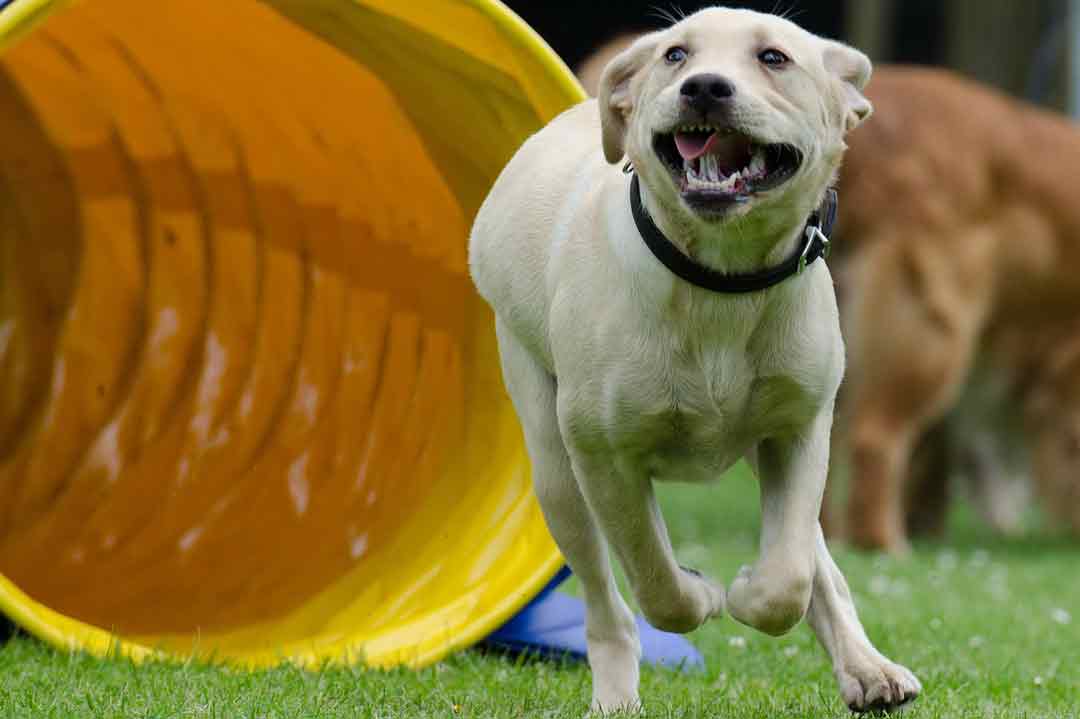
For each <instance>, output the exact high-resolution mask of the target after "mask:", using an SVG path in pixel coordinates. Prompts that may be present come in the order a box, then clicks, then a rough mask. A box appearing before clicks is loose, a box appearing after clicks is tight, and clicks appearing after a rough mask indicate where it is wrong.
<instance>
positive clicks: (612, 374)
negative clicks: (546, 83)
mask: <svg viewBox="0 0 1080 719" xmlns="http://www.w3.org/2000/svg"><path fill="white" fill-rule="evenodd" d="M869 76H870V62H869V61H868V60H867V58H866V57H865V56H864V55H863V54H862V53H860V52H858V51H856V50H853V49H851V48H849V47H846V46H844V45H841V44H839V43H836V42H832V41H828V40H824V39H821V38H818V37H816V36H814V35H811V34H809V33H807V32H805V31H803V30H802V29H800V28H799V27H798V26H796V25H794V24H792V23H790V22H788V21H786V20H783V19H780V18H778V17H774V16H770V15H762V14H758V13H754V12H750V11H745V10H731V9H724V8H712V9H708V10H703V11H701V12H699V13H697V14H694V15H691V16H690V17H687V18H685V19H684V20H682V21H681V22H679V23H678V24H676V25H674V26H672V27H670V28H668V29H667V30H663V31H660V32H656V33H653V34H650V35H647V36H644V37H642V38H641V39H639V40H638V41H636V42H635V43H634V44H633V45H632V46H631V47H629V48H628V49H627V50H625V51H624V52H622V53H621V54H619V55H618V56H617V57H615V58H614V59H613V60H612V61H611V62H610V63H609V64H608V65H607V68H606V69H605V71H604V73H603V77H602V80H601V83H600V91H599V97H598V99H597V100H595V101H592V100H590V101H587V102H584V103H582V104H580V105H578V106H576V107H574V108H572V109H570V110H568V111H566V112H565V113H563V114H562V115H560V116H559V117H558V118H556V119H555V120H553V121H552V122H551V123H550V124H549V125H548V126H547V127H545V128H544V129H543V130H541V131H540V132H538V133H537V134H536V135H535V136H533V137H532V138H531V139H529V140H528V141H527V142H526V143H525V144H524V146H523V147H522V148H521V149H520V150H519V151H518V153H517V155H516V156H515V157H514V158H513V159H512V160H511V162H510V163H509V165H507V167H506V169H505V170H504V171H503V173H502V175H501V176H500V177H499V179H498V180H497V182H496V183H495V186H494V187H493V189H492V191H491V194H490V195H489V196H488V198H487V199H486V200H485V202H484V204H483V206H482V207H481V209H480V212H479V214H478V215H477V218H476V222H475V225H474V227H473V230H472V236H471V239H470V262H471V268H472V275H473V279H474V281H475V283H476V285H477V287H478V288H479V290H480V293H481V294H482V295H483V296H484V297H485V298H486V299H487V301H488V302H489V303H490V304H491V305H492V307H493V308H494V310H495V314H496V318H497V319H496V330H497V334H498V341H499V348H500V352H501V357H502V365H503V374H504V378H505V381H506V385H507V388H508V390H509V392H510V395H511V398H512V399H513V402H514V406H515V409H516V411H517V413H518V415H519V418H520V420H521V423H522V426H523V428H524V432H525V439H526V443H527V446H528V450H529V456H530V458H531V461H532V465H533V475H534V482H535V486H536V493H537V496H538V497H539V500H540V504H541V506H542V508H543V511H544V514H545V517H546V519H547V522H548V526H549V527H550V529H551V532H552V534H553V535H554V537H555V539H556V541H557V542H558V544H559V547H560V548H561V549H562V552H563V554H564V555H565V556H566V559H567V561H568V562H569V564H570V567H571V568H572V569H573V571H574V573H575V574H577V576H578V578H579V579H580V581H581V586H582V589H583V592H584V595H585V603H586V609H587V636H588V654H589V662H590V664H591V666H592V671H593V708H594V709H595V710H597V711H609V710H615V709H625V708H634V707H636V706H638V704H639V700H638V660H639V655H640V650H639V644H638V638H637V635H636V631H635V625H634V621H633V618H632V615H631V612H630V610H629V608H628V607H627V605H626V603H625V601H624V600H623V599H622V597H621V596H620V594H619V591H618V589H617V588H616V585H615V580H614V578H613V576H612V570H611V566H610V564H609V559H608V553H607V547H608V546H610V547H611V548H612V549H614V551H615V554H616V556H617V557H618V559H619V560H620V562H621V563H622V565H623V568H624V569H625V571H626V575H627V578H628V580H629V582H630V585H631V587H632V589H633V592H634V596H635V597H636V599H637V601H638V603H639V605H640V606H641V609H642V611H643V612H644V613H645V616H646V617H647V618H648V620H649V621H650V622H651V623H652V624H653V625H655V626H657V627H660V628H662V629H667V630H671V631H678V632H685V631H689V630H691V629H694V628H695V627H697V626H699V625H701V624H702V623H703V622H704V621H705V620H707V619H709V618H711V617H717V616H720V615H721V614H722V613H723V612H724V611H725V609H726V611H727V612H728V613H729V614H731V616H733V617H734V618H735V619H737V620H738V621H740V622H743V623H744V624H747V625H750V626H752V627H756V628H757V629H759V630H761V631H764V632H767V633H769V634H774V635H778V634H782V633H784V632H787V631H788V630H790V629H791V628H792V627H793V626H795V625H796V624H797V623H798V622H799V621H800V620H801V619H802V618H803V616H806V617H807V618H808V620H809V622H810V624H811V626H812V627H813V629H814V631H815V632H816V633H817V636H818V638H819V639H820V641H821V643H822V644H823V645H824V647H825V649H826V651H827V652H828V653H829V656H830V657H831V659H832V662H833V666H834V669H835V674H836V678H837V680H838V682H839V685H840V692H841V695H842V697H843V700H844V701H845V702H846V703H847V704H848V706H850V707H851V708H852V709H854V710H858V711H862V710H868V709H878V708H892V707H895V706H898V705H901V704H903V703H905V702H907V701H909V700H911V699H912V698H914V697H915V696H916V695H917V694H918V693H919V691H920V686H919V682H918V680H917V679H916V678H915V677H914V676H913V675H912V673H911V672H910V671H908V670H907V669H905V668H904V667H901V666H899V665H897V664H895V663H893V662H891V661H889V660H888V659H887V658H885V657H884V656H882V655H881V654H880V653H879V652H878V651H877V650H876V649H875V648H874V646H873V645H872V644H871V643H870V641H869V639H868V638H867V636H866V633H865V632H864V631H863V628H862V626H861V624H860V622H859V619H858V617H857V616H856V613H855V607H854V605H853V603H852V599H851V595H850V593H849V591H848V588H847V585H846V583H845V581H844V578H843V576H841V574H840V570H839V569H838V568H837V566H836V564H835V563H834V562H833V560H832V558H831V557H830V555H829V551H828V549H827V548H826V546H825V541H824V539H823V537H822V533H821V527H820V525H819V523H818V513H819V510H820V507H821V499H822V491H823V488H824V485H825V476H826V470H827V465H828V452H829V428H830V425H831V422H832V412H833V399H834V396H835V394H836V390H837V385H838V384H839V383H840V379H841V376H842V374H843V369H844V368H843V361H844V360H843V358H844V350H843V345H842V342H841V338H840V328H839V323H838V318H837V308H836V299H835V296H834V293H833V286H832V280H831V278H830V276H829V270H828V268H827V267H826V265H825V262H824V261H815V260H818V259H819V257H820V256H821V255H822V254H824V251H825V249H826V240H825V238H824V236H823V232H822V230H823V229H824V227H823V226H822V224H823V221H822V220H820V219H818V218H819V217H820V216H821V215H822V214H823V212H824V211H823V212H817V210H818V208H819V206H820V205H822V203H823V201H824V200H825V198H826V197H827V196H828V187H829V185H830V183H831V182H832V181H833V180H834V178H835V175H836V172H837V168H838V166H839V164H840V160H841V157H842V155H843V151H844V148H845V145H844V135H845V133H846V132H847V131H849V130H851V129H852V128H853V127H855V126H856V125H857V124H859V122H860V121H862V120H863V119H864V118H866V117H867V116H868V115H869V114H870V110H871V108H870V104H869V103H868V102H867V101H866V99H865V98H864V97H863V95H862V94H861V89H862V87H863V86H864V84H865V83H866V82H867V80H868V79H869ZM627 161H629V164H628V163H627ZM629 165H632V168H633V169H632V173H630V172H628V169H629ZM825 224H827V223H825ZM742 457H745V458H747V460H748V461H749V462H750V464H751V465H752V466H753V467H754V468H755V471H756V472H757V474H758V476H759V477H760V482H761V502H762V531H761V549H760V557H759V559H758V562H757V563H756V564H755V565H754V566H753V567H752V568H750V567H747V568H744V569H743V571H742V572H740V573H739V575H738V576H737V577H735V579H734V581H733V582H732V583H731V585H730V587H728V589H727V591H726V592H725V591H724V589H723V588H722V587H721V586H719V585H718V584H714V583H713V582H712V581H710V580H708V579H706V578H705V577H703V576H701V575H699V574H698V573H696V572H694V571H692V570H687V569H684V568H681V567H680V566H679V565H678V564H677V563H676V561H675V558H674V556H673V555H672V549H671V544H670V541H669V539H668V536H667V531H666V529H665V527H664V522H663V519H662V518H661V516H660V512H659V509H658V507H657V503H656V499H655V497H654V494H653V486H652V483H653V481H659V480H680V481H706V480H709V479H712V478H715V477H718V476H719V475H720V473H721V472H723V471H724V470H725V469H726V468H728V467H730V466H731V465H732V464H733V463H735V462H736V461H737V460H738V459H740V458H742Z"/></svg>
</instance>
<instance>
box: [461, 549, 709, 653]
mask: <svg viewBox="0 0 1080 719" xmlns="http://www.w3.org/2000/svg"><path fill="white" fill-rule="evenodd" d="M569 576H570V570H569V569H568V568H566V567H564V568H563V569H562V570H561V571H560V572H559V573H558V574H557V575H555V578H554V579H552V580H551V582H549V583H548V585H547V586H546V587H545V588H544V590H543V591H542V592H540V594H538V595H537V596H536V598H535V599H533V600H532V601H531V602H530V603H529V604H527V605H526V606H525V608H524V609H522V610H521V611H520V612H518V613H517V614H516V615H514V616H513V617H512V618H511V619H510V621H508V622H507V623H506V624H504V625H502V626H501V627H499V628H498V629H496V630H495V631H494V632H492V633H491V635H489V636H488V637H487V639H485V640H484V641H483V642H481V646H485V647H488V648H492V649H498V650H501V651H507V652H510V653H513V654H521V653H530V654H537V655H540V656H544V657H553V658H558V657H567V656H569V657H572V658H575V659H584V658H585V604H584V602H582V601H581V600H580V599H577V598H575V597H571V596H568V595H566V594H560V593H558V592H556V591H554V590H555V588H556V587H557V586H559V585H560V584H561V583H562V582H563V581H565V580H566V579H567V577H569ZM636 620H637V625H638V633H639V635H640V637H641V660H642V661H643V662H645V663H646V664H652V665H654V666H663V667H668V668H671V669H679V670H681V671H684V672H685V671H700V670H702V669H704V668H705V660H704V659H703V658H702V656H701V653H700V652H699V651H698V650H697V649H695V648H694V645H693V644H691V643H690V642H689V641H687V640H686V638H685V637H683V636H681V635H679V634H672V633H670V632H662V631H660V630H659V629H656V628H654V627H653V626H651V625H650V624H649V623H648V622H646V621H645V619H644V618H642V617H640V616H639V617H636Z"/></svg>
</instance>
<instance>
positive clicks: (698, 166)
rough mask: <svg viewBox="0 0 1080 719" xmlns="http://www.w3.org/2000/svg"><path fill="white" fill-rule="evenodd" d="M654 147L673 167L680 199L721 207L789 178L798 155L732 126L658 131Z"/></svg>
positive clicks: (704, 206)
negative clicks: (680, 194) (754, 137)
mask: <svg viewBox="0 0 1080 719" xmlns="http://www.w3.org/2000/svg"><path fill="white" fill-rule="evenodd" d="M653 148H654V150H655V151H656V154H657V155H658V156H659V157H660V159H661V160H662V161H663V163H664V164H665V165H666V166H667V168H668V169H669V170H670V171H671V174H672V176H673V177H674V179H675V184H676V186H677V187H678V188H679V191H680V192H681V193H682V196H683V199H684V200H686V202H687V203H688V204H690V205H691V206H694V207H697V208H699V209H702V210H706V211H722V210H723V209H726V207H728V206H730V205H732V204H735V203H737V202H743V201H745V200H747V199H749V198H750V197H751V196H752V195H754V194H755V193H760V192H765V191H766V190H771V189H773V188H774V187H777V186H779V185H781V184H783V183H784V182H785V181H787V180H788V179H790V178H791V177H792V176H793V175H794V174H795V173H796V172H797V171H798V169H799V166H800V165H801V164H802V153H801V152H799V150H798V149H797V148H796V147H794V146H793V145H788V144H786V143H761V142H758V141H756V140H754V139H753V138H751V137H750V136H748V135H746V134H744V133H742V132H739V131H737V130H734V129H732V128H724V127H717V126H711V125H688V126H683V127H679V128H677V129H676V130H675V131H674V132H668V133H658V134H657V135H656V137H655V138H654V140H653Z"/></svg>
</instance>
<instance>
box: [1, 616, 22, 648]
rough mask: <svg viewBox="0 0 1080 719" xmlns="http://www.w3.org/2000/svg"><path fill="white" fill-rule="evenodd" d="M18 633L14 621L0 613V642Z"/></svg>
mask: <svg viewBox="0 0 1080 719" xmlns="http://www.w3.org/2000/svg"><path fill="white" fill-rule="evenodd" d="M18 633H19V628H18V627H17V626H15V622H13V621H11V620H10V619H8V618H7V617H6V616H5V615H3V614H0V644H3V643H4V642H6V641H7V640H9V639H11V638H12V637H13V636H15V635H16V634H18Z"/></svg>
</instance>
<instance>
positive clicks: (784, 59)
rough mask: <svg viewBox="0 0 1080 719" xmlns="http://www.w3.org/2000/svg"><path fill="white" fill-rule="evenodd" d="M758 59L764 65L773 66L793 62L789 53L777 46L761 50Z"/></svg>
mask: <svg viewBox="0 0 1080 719" xmlns="http://www.w3.org/2000/svg"><path fill="white" fill-rule="evenodd" d="M757 59H758V60H759V61H760V62H761V64H762V65H771V66H772V67H779V66H780V65H786V64H788V63H789V62H791V59H790V58H789V57H788V56H787V55H785V54H784V53H782V52H780V51H779V50H777V49H776V48H771V47H770V48H769V49H767V50H762V51H761V52H759V53H758V56H757Z"/></svg>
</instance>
